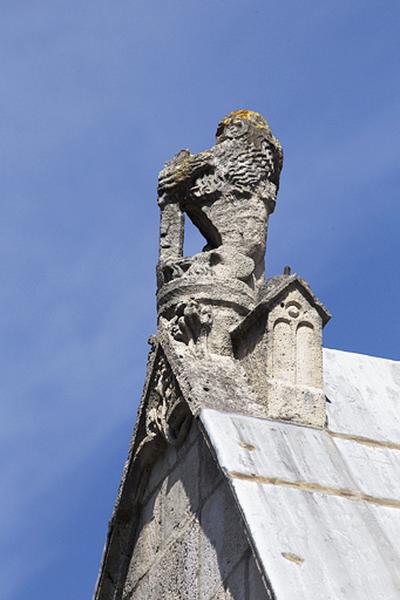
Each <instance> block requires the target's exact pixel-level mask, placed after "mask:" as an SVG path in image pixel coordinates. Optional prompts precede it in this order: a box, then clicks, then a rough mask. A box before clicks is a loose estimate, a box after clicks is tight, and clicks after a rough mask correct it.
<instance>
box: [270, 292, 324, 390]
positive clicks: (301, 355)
mask: <svg viewBox="0 0 400 600" xmlns="http://www.w3.org/2000/svg"><path fill="white" fill-rule="evenodd" d="M269 321H270V326H269V331H270V336H271V337H270V343H269V344H268V346H269V360H268V368H269V373H268V375H269V377H272V378H273V379H276V380H279V381H282V382H285V383H287V384H289V385H299V386H308V387H321V386H322V321H321V317H320V316H319V314H318V313H317V311H316V310H315V308H314V307H313V306H311V304H310V303H309V302H308V300H307V299H306V298H305V297H304V296H303V294H302V293H301V292H300V290H298V289H293V290H291V291H290V292H288V294H287V296H286V297H285V298H283V299H281V301H280V303H279V304H278V305H276V306H275V307H274V308H273V309H272V311H271V312H270V315H269Z"/></svg>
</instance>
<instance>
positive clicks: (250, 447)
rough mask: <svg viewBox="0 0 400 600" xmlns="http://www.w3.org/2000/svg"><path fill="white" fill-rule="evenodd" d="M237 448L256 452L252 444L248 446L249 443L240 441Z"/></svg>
mask: <svg viewBox="0 0 400 600" xmlns="http://www.w3.org/2000/svg"><path fill="white" fill-rule="evenodd" d="M239 446H240V447H241V448H244V449H245V450H251V451H252V450H257V448H256V447H255V446H253V444H249V442H243V441H242V440H241V441H240V442H239Z"/></svg>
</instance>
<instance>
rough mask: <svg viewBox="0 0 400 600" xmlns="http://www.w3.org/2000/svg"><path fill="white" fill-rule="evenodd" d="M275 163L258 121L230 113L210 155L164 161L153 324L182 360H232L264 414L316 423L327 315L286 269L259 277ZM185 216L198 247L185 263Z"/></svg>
mask: <svg viewBox="0 0 400 600" xmlns="http://www.w3.org/2000/svg"><path fill="white" fill-rule="evenodd" d="M282 160H283V153H282V148H281V145H280V143H279V141H278V140H277V139H276V138H275V137H274V135H273V134H272V132H271V129H270V127H269V125H268V123H267V122H266V120H265V119H264V118H263V117H262V116H261V115H260V114H259V113H257V112H254V111H250V110H238V111H235V112H232V113H230V114H229V115H228V116H227V117H226V118H225V119H223V120H222V121H221V123H220V124H219V125H218V128H217V134H216V144H215V145H214V146H213V147H212V148H211V149H210V150H206V151H205V152H200V153H199V154H191V153H190V152H189V151H188V150H181V151H180V152H178V154H177V155H176V156H174V157H173V158H172V160H170V161H169V162H167V163H166V165H165V166H164V168H163V169H162V171H161V173H160V176H159V183H158V203H159V206H160V211H161V225H160V256H159V264H158V267H157V284H158V292H157V298H158V316H159V324H160V327H161V328H164V329H165V330H166V331H167V332H168V335H170V336H171V338H172V339H173V340H175V342H177V343H180V344H183V345H185V346H186V347H187V348H188V349H189V350H190V353H191V356H192V358H190V357H189V355H188V356H187V360H193V359H194V357H196V359H197V360H199V359H202V360H203V361H204V360H205V359H206V358H208V360H213V361H214V362H215V361H217V360H220V359H217V357H218V356H226V357H234V358H235V360H237V361H240V363H241V365H242V367H243V368H244V370H245V371H246V372H247V376H248V379H249V381H250V382H251V384H252V388H253V390H254V392H255V393H256V395H257V397H258V402H260V404H262V405H263V406H264V407H265V415H266V416H271V417H274V418H279V419H288V420H295V421H299V422H303V421H304V422H306V423H309V424H312V425H316V426H322V425H323V424H324V422H325V398H324V395H323V391H322V327H323V326H324V325H325V323H326V322H327V321H328V319H329V313H328V312H327V311H326V309H325V308H324V307H323V306H322V304H321V303H320V302H319V301H318V300H317V299H316V298H315V296H314V295H313V293H312V292H311V290H310V288H309V286H308V285H307V284H306V283H305V282H304V281H303V280H301V279H300V278H298V277H297V276H296V275H290V269H285V273H284V275H282V276H280V277H275V278H270V279H268V280H265V277H264V261H265V250H266V241H267V231H268V219H269V215H270V214H271V213H272V212H273V210H274V208H275V204H276V198H277V192H278V188H279V176H280V173H281V169H282ZM185 215H186V216H187V217H188V218H189V219H191V221H192V222H193V223H194V225H195V226H196V227H197V228H198V229H199V231H200V232H201V233H202V235H203V236H204V238H205V241H206V245H205V247H204V249H203V251H202V252H200V253H198V254H195V255H194V256H186V257H184V256H183V237H184V217H185ZM212 357H213V358H212Z"/></svg>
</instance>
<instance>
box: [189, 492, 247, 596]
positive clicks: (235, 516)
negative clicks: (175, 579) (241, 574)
mask: <svg viewBox="0 0 400 600" xmlns="http://www.w3.org/2000/svg"><path fill="white" fill-rule="evenodd" d="M240 523H241V517H240V514H239V511H238V509H237V507H236V505H235V503H234V501H233V498H232V494H231V492H230V489H229V487H228V485H227V484H226V482H223V483H222V484H221V485H220V486H219V487H217V489H216V490H215V491H214V492H213V493H212V494H211V496H210V497H209V498H208V500H206V502H205V503H204V506H203V507H202V509H201V514H200V525H201V529H202V532H203V535H202V538H201V540H200V549H199V551H200V573H199V580H200V581H199V589H200V595H201V597H207V593H210V592H211V591H213V592H214V593H215V592H216V591H217V590H218V587H219V585H220V583H221V581H225V580H226V579H227V577H229V575H230V573H231V572H232V571H233V569H234V567H235V565H236V564H237V563H238V562H239V560H240V559H241V557H242V556H243V555H244V553H245V552H246V550H247V547H248V545H247V540H246V537H245V536H244V535H243V530H242V528H241V527H240V526H239V527H238V525H239V524H240Z"/></svg>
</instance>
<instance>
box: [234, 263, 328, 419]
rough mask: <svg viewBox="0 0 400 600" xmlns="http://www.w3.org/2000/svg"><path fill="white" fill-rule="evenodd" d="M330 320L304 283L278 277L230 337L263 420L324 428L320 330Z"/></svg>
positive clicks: (268, 286) (268, 281)
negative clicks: (252, 389)
mask: <svg viewBox="0 0 400 600" xmlns="http://www.w3.org/2000/svg"><path fill="white" fill-rule="evenodd" d="M329 319H330V314H329V312H328V311H327V309H326V308H325V307H324V306H323V305H322V304H321V302H320V301H319V300H318V299H317V298H316V296H315V295H314V294H313V292H312V290H311V289H310V287H309V286H308V284H307V283H306V282H305V281H304V280H303V279H301V278H300V277H299V276H298V275H296V274H293V275H282V276H279V277H272V278H270V279H269V280H267V282H266V284H265V286H264V289H263V290H262V291H261V300H260V301H259V303H258V304H257V306H256V307H255V308H254V310H253V311H251V312H250V313H249V314H248V315H247V316H246V318H245V319H244V320H243V321H242V322H241V323H240V325H239V326H238V327H236V329H235V330H234V331H233V332H232V333H231V336H232V341H233V348H234V354H235V357H236V358H238V359H240V360H241V362H242V364H243V365H244V366H245V369H246V372H247V375H248V377H249V380H250V382H251V383H252V385H253V388H254V390H255V392H256V393H257V396H258V399H259V401H260V402H261V403H262V404H264V405H265V416H266V417H268V418H272V419H279V420H287V421H293V422H296V423H301V424H304V425H310V426H314V427H323V426H324V424H325V421H326V409H325V395H324V391H323V375H322V329H323V327H324V326H325V324H326V323H327V322H328V321H329Z"/></svg>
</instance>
